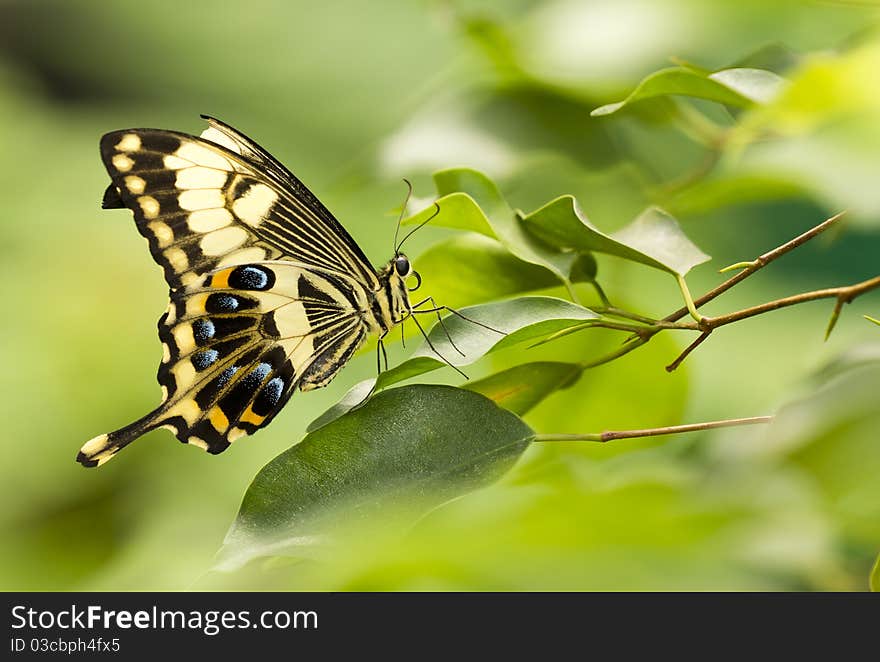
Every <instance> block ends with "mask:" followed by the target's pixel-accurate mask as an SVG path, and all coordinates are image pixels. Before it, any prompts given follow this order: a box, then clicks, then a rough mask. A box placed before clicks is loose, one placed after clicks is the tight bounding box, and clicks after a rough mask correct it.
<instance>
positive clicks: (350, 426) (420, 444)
mask: <svg viewBox="0 0 880 662" xmlns="http://www.w3.org/2000/svg"><path fill="white" fill-rule="evenodd" d="M450 412H454V413H455V415H454V416H451V415H450ZM532 435H533V433H532V430H531V429H530V428H529V427H528V426H527V425H526V424H525V423H523V422H522V421H521V420H520V419H519V418H518V417H516V416H515V415H513V414H511V413H510V412H508V411H506V410H504V409H501V408H500V407H498V406H497V405H496V404H495V403H493V402H492V401H491V400H489V399H487V398H485V397H483V396H482V395H479V394H477V393H470V392H468V391H463V390H461V389H457V388H453V387H450V386H427V385H416V386H406V387H402V388H398V389H394V390H391V391H387V392H385V393H380V394H379V395H377V396H376V397H375V398H373V399H372V400H370V401H369V402H368V403H367V404H365V405H364V406H363V407H361V408H360V409H357V410H355V411H354V412H351V413H350V414H349V415H348V416H345V417H343V418H340V419H338V420H336V421H334V422H333V423H331V424H329V425H326V426H324V427H323V428H321V429H320V430H318V431H316V432H312V433H309V434H308V435H306V437H305V438H304V439H303V440H302V442H300V443H299V444H297V445H296V446H293V447H292V448H290V449H288V450H287V451H285V452H283V453H281V455H279V456H278V457H276V458H275V459H274V460H272V461H271V462H270V463H269V464H267V465H266V466H265V467H263V469H262V470H261V471H260V472H259V473H258V474H257V476H256V478H255V479H254V481H253V482H252V483H251V485H250V487H249V488H248V490H247V492H246V494H245V496H244V501H243V502H242V504H241V509H240V510H239V513H238V516H237V517H236V519H235V522H234V523H233V525H232V527H231V529H230V531H229V533H228V534H227V536H226V540H225V541H224V544H223V548H222V549H221V551H220V554H219V561H218V564H217V567H218V569H234V568H237V567H240V566H241V565H243V564H245V563H247V562H248V561H250V560H252V559H254V558H257V557H261V556H276V555H292V556H299V557H303V556H308V555H310V549H312V548H314V547H315V546H316V545H327V544H332V543H333V541H334V538H335V536H336V534H340V533H342V532H343V531H345V530H346V528H347V527H353V526H358V525H364V524H367V523H369V524H370V525H372V524H373V522H374V521H375V523H376V524H377V525H378V524H379V523H380V522H383V521H386V519H387V518H386V516H387V515H388V514H389V513H397V514H400V515H402V516H403V518H404V519H405V520H406V521H408V522H411V521H412V518H413V517H417V516H418V515H420V514H421V513H424V512H425V511H427V510H428V509H430V508H433V507H435V506H437V505H438V504H441V503H443V502H444V501H448V500H449V499H452V498H454V497H457V496H460V495H462V494H465V493H467V492H470V491H472V490H475V489H477V488H479V487H482V486H484V485H487V484H489V483H491V482H493V481H495V480H497V479H498V478H499V477H500V476H502V475H503V474H504V473H505V472H506V471H507V470H508V469H509V468H510V467H511V466H513V463H514V462H515V461H516V460H517V458H518V457H519V456H520V454H521V453H522V452H523V451H524V450H525V448H526V447H527V446H528V443H529V440H530V439H531V437H532Z"/></svg>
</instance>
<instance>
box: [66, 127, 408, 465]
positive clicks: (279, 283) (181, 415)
mask: <svg viewBox="0 0 880 662" xmlns="http://www.w3.org/2000/svg"><path fill="white" fill-rule="evenodd" d="M203 117H204V116H203ZM205 119H207V120H208V123H209V128H208V129H207V130H206V131H205V132H204V133H203V134H202V136H201V137H200V138H196V137H194V136H190V135H187V134H184V133H177V132H173V131H164V130H157V129H128V130H124V131H115V132H112V133H108V134H106V135H105V136H104V137H103V138H102V139H101V156H102V158H103V160H104V164H105V166H106V167H107V171H108V172H109V174H110V178H111V180H112V183H111V184H110V186H109V187H108V189H107V191H106V193H105V194H104V201H103V206H104V207H105V208H121V207H127V208H129V209H130V210H132V211H133V212H134V218H135V223H136V225H137V228H138V230H139V231H140V233H141V234H142V235H143V236H144V237H146V238H147V240H148V242H149V246H150V252H151V253H152V255H153V258H154V259H155V260H156V262H157V263H158V264H159V265H161V266H162V268H163V270H164V274H165V279H166V281H167V282H168V285H169V288H170V299H171V302H170V304H169V306H168V310H167V312H166V313H165V314H164V315H162V317H161V318H160V320H159V337H160V340H161V341H162V346H163V358H162V363H161V365H160V366H159V372H158V380H159V384H160V385H161V387H162V391H163V401H162V403H161V404H160V405H159V407H157V408H156V409H155V410H154V411H152V412H150V413H149V414H147V415H146V416H144V417H143V418H141V419H139V420H137V421H135V422H134V423H132V424H130V425H127V426H125V427H123V428H121V429H119V430H116V431H114V432H111V433H109V434H102V435H99V436H98V437H95V438H94V439H92V440H90V441H88V442H87V443H86V444H85V445H84V446H83V447H82V449H81V450H80V453H79V455H78V456H77V460H78V461H79V462H80V463H81V464H83V465H85V466H98V465H100V464H102V463H104V462H106V461H107V460H109V459H110V458H111V457H113V456H114V455H115V454H116V453H117V452H118V451H119V450H120V449H121V448H123V447H124V446H126V445H128V444H129V443H131V442H132V441H134V440H135V439H137V438H138V437H139V436H141V435H143V434H144V433H145V432H148V431H150V430H153V429H155V428H158V427H166V428H168V429H170V430H172V431H173V432H174V434H175V436H176V437H177V438H178V439H179V440H180V441H182V442H185V443H189V444H193V445H196V446H200V447H202V448H204V449H205V450H207V451H208V452H210V453H214V454H216V453H220V452H222V451H224V450H225V449H226V448H228V447H229V445H230V443H231V442H233V441H235V440H236V439H238V438H239V437H241V436H243V435H246V434H251V433H253V432H255V431H256V430H257V429H259V428H261V427H263V426H265V425H267V424H268V423H269V422H270V421H271V420H272V418H273V417H274V416H275V415H276V414H277V413H278V411H279V410H280V409H281V408H282V407H283V406H284V404H285V403H286V402H287V400H288V399H289V398H290V396H291V394H292V393H293V391H294V390H295V389H296V388H297V387H298V388H299V389H300V390H302V391H307V390H310V389H313V388H319V387H321V386H325V385H326V384H327V383H329V381H330V380H331V379H332V378H333V377H334V376H335V375H336V373H337V372H338V371H339V370H340V369H341V368H342V366H344V365H345V363H346V362H347V361H348V360H349V358H351V356H352V354H353V353H354V352H355V350H357V348H358V347H359V346H360V345H361V344H362V343H363V342H364V340H365V338H366V336H367V334H368V333H371V332H379V333H381V332H387V330H388V328H390V326H392V325H393V324H394V323H395V321H399V320H394V319H393V315H392V313H391V312H390V311H392V310H401V309H403V310H406V308H407V307H408V299H407V298H406V288H405V286H403V285H402V279H401V278H397V277H396V275H395V274H394V272H393V270H390V273H389V270H388V269H386V270H384V271H383V272H380V274H377V272H376V271H375V270H374V269H373V268H372V267H371V266H370V263H369V262H368V260H367V258H366V257H365V256H364V254H363V252H362V251H361V249H360V248H359V247H358V245H357V244H356V243H355V242H354V240H353V239H352V238H351V237H350V236H349V234H348V233H347V232H346V231H345V229H344V228H343V227H342V226H341V225H340V224H339V222H338V221H337V220H336V219H335V218H334V217H333V216H332V214H330V212H329V211H327V209H326V208H325V207H324V206H323V205H322V204H321V203H320V201H318V200H317V198H315V196H314V195H312V193H311V192H309V191H308V189H307V188H306V187H305V186H304V185H303V184H302V182H300V181H299V180H298V179H297V178H296V177H295V176H294V175H293V174H291V173H290V172H289V171H288V170H287V169H286V168H284V166H282V165H281V164H280V163H278V162H277V161H276V160H275V159H274V158H273V157H272V156H271V155H269V154H268V152H266V151H265V150H263V149H262V148H261V147H260V146H259V145H257V144H256V143H254V142H253V141H251V140H250V139H249V138H247V137H246V136H244V135H243V134H241V133H239V132H238V131H236V130H235V129H233V128H231V127H229V126H228V125H226V124H223V123H222V122H220V121H219V120H215V119H213V118H208V117H206V118H205ZM392 280H393V281H394V282H392Z"/></svg>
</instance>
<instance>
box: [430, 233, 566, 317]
mask: <svg viewBox="0 0 880 662" xmlns="http://www.w3.org/2000/svg"><path fill="white" fill-rule="evenodd" d="M414 266H415V268H416V269H418V271H419V273H420V274H421V275H422V281H423V282H424V283H425V290H426V291H427V293H429V294H433V295H434V296H435V297H436V298H437V301H438V302H442V303H443V304H445V305H449V306H452V307H458V306H468V305H472V304H476V303H484V302H486V301H491V300H493V299H502V298H504V297H509V296H512V295H515V294H520V293H522V292H528V291H532V290H539V289H544V288H548V287H554V286H557V285H559V279H558V278H557V277H556V276H554V275H553V274H552V273H551V272H550V271H548V270H547V269H545V268H543V267H539V266H537V265H535V264H529V263H528V262H523V261H522V260H520V259H519V258H517V257H515V256H513V255H511V253H510V252H509V251H507V250H506V249H505V248H504V247H503V246H501V244H499V243H498V242H497V241H493V240H492V239H489V238H487V237H483V236H480V235H474V234H461V235H455V236H453V237H451V238H449V239H447V240H445V241H442V242H440V243H438V244H435V245H433V246H431V247H430V248H429V249H428V250H427V251H425V252H424V253H422V254H421V255H419V257H418V259H417V260H415V261H414ZM575 275H576V276H577V275H579V274H575ZM572 280H575V278H574V277H573V278H572Z"/></svg>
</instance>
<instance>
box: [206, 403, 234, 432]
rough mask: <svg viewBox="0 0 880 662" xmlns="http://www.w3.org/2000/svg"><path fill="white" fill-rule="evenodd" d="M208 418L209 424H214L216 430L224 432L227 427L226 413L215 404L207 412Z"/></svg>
mask: <svg viewBox="0 0 880 662" xmlns="http://www.w3.org/2000/svg"><path fill="white" fill-rule="evenodd" d="M208 420H209V421H211V425H213V426H214V429H215V430H217V432H225V431H226V428H228V427H229V419H228V418H226V414H224V413H223V410H222V409H220V407H217V406H215V407H212V408H211V411H209V412H208Z"/></svg>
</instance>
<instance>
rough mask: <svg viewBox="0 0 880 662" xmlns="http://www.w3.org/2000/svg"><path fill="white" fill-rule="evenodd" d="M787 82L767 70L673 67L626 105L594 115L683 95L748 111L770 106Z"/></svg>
mask: <svg viewBox="0 0 880 662" xmlns="http://www.w3.org/2000/svg"><path fill="white" fill-rule="evenodd" d="M784 84H785V80H784V79H783V78H781V77H779V76H778V75H776V74H774V73H773V72H772V71H766V70H764V69H747V68H740V69H722V70H721V71H716V72H715V73H708V72H703V71H699V70H696V69H692V68H690V67H670V68H668V69H661V70H660V71H655V72H654V73H652V74H650V75H649V76H647V77H645V78H644V79H642V81H641V82H640V83H639V84H638V86H637V87H636V89H635V90H633V91H632V93H631V94H630V95H629V96H628V97H627V98H626V99H624V100H623V101H618V102H617V103H610V104H607V105H605V106H601V107H599V108H596V109H595V110H594V111H593V112H592V113H590V114H591V115H593V116H594V117H598V116H600V115H610V114H612V113H615V112H617V111H618V110H620V109H621V108H623V107H625V106H628V105H629V104H632V103H635V102H636V101H642V100H644V99H651V98H654V97H662V96H669V95H683V96H689V97H696V98H698V99H708V100H709V101H717V102H718V103H722V104H725V105H728V106H734V107H737V108H748V107H750V106H752V105H754V104H756V103H767V102H768V101H770V100H772V99H773V98H774V97H775V96H776V95H777V94H779V92H780V90H781V89H782V87H783V85H784Z"/></svg>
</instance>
